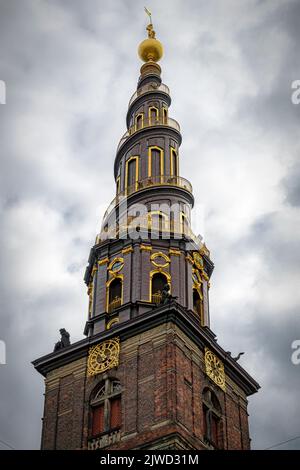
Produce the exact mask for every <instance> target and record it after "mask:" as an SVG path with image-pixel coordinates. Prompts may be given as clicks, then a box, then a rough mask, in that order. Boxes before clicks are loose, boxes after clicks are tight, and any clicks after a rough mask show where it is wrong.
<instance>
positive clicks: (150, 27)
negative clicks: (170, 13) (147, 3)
mask: <svg viewBox="0 0 300 470" xmlns="http://www.w3.org/2000/svg"><path fill="white" fill-rule="evenodd" d="M144 9H145V12H146V13H147V15H148V16H149V24H148V26H147V28H146V30H147V31H148V38H149V39H155V31H154V29H153V24H152V13H151V11H149V10H148V8H146V7H144Z"/></svg>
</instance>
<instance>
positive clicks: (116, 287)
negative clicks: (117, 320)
mask: <svg viewBox="0 0 300 470" xmlns="http://www.w3.org/2000/svg"><path fill="white" fill-rule="evenodd" d="M121 304H122V279H120V278H119V277H117V278H115V279H113V280H112V281H111V282H110V284H109V286H108V302H107V311H108V313H111V312H113V311H114V310H116V309H117V308H118V307H120V306H121Z"/></svg>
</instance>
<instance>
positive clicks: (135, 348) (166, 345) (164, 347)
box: [42, 323, 249, 449]
mask: <svg viewBox="0 0 300 470" xmlns="http://www.w3.org/2000/svg"><path fill="white" fill-rule="evenodd" d="M104 374H105V377H106V376H107V377H110V378H114V379H118V380H120V382H121V384H122V390H123V391H122V428H121V441H120V442H118V443H115V444H112V445H110V446H109V448H111V449H113V448H119V449H121V448H122V449H131V448H138V447H141V446H145V445H147V443H148V448H150V447H151V448H152V447H153V448H154V447H157V446H158V447H159V446H162V445H165V446H166V447H168V446H169V447H168V448H170V446H171V447H172V445H174V446H175V448H176V446H177V445H178V446H179V447H180V446H181V447H182V446H183V447H182V448H196V449H201V448H205V443H204V441H203V416H202V400H201V397H202V391H203V389H204V388H205V387H207V386H209V387H210V388H211V389H212V390H213V391H214V393H215V394H216V395H217V397H218V400H219V402H220V405H221V408H222V416H223V417H222V431H221V437H222V446H223V447H224V448H225V449H242V448H243V449H247V448H249V432H248V416H247V408H246V407H247V401H246V397H245V395H244V393H243V392H242V390H241V389H239V387H238V386H237V385H236V384H234V383H233V382H232V381H231V380H230V379H229V378H227V381H228V383H227V391H226V393H224V392H223V391H222V390H221V389H220V388H219V387H217V386H216V385H215V384H213V383H212V382H211V381H210V380H209V379H208V377H207V376H206V375H205V373H204V363H203V352H202V351H201V350H199V348H198V347H197V346H196V345H195V344H194V343H193V342H192V341H191V340H190V339H189V338H188V337H186V336H185V335H184V333H183V332H182V331H181V330H180V329H179V328H178V327H177V326H175V325H174V324H173V323H166V324H164V325H161V326H158V327H156V328H153V329H152V330H149V331H147V332H145V333H142V334H140V335H137V336H135V337H133V338H130V339H127V340H126V341H124V342H123V343H121V356H120V366H119V367H118V368H114V369H111V370H109V371H108V372H107V373H104ZM104 374H99V375H97V376H94V377H86V358H85V359H80V360H78V361H75V362H74V363H72V364H69V365H67V366H64V367H61V368H58V369H56V370H55V371H53V372H51V373H50V374H48V376H47V378H46V397H45V416H44V430H43V443H42V445H43V448H44V449H53V448H57V449H78V448H86V447H87V440H88V437H89V429H90V424H91V423H90V417H89V399H90V395H91V393H92V391H93V390H94V389H95V387H97V385H99V383H100V382H101V381H102V380H103V378H104ZM175 441H176V443H177V444H175ZM179 442H180V444H179ZM163 443H165V444H163ZM179 447H178V448H179Z"/></svg>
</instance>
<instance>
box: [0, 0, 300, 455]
mask: <svg viewBox="0 0 300 470" xmlns="http://www.w3.org/2000/svg"><path fill="white" fill-rule="evenodd" d="M147 6H148V8H149V9H150V10H152V12H153V20H154V24H155V30H156V31H157V37H158V38H159V39H160V40H161V41H162V42H163V44H164V47H165V56H164V58H163V60H162V61H161V66H162V69H163V81H164V83H166V84H167V85H168V86H169V87H170V89H171V94H172V98H173V103H172V107H171V109H170V116H171V117H174V118H175V119H177V120H178V121H179V122H180V124H181V128H182V134H183V144H182V146H181V151H180V163H181V168H180V172H181V175H182V176H184V177H186V178H188V179H189V180H190V181H191V182H192V184H193V187H194V194H195V197H196V201H197V203H196V207H195V210H194V217H193V226H194V231H195V232H197V233H199V232H201V233H203V234H204V237H205V241H206V243H207V246H208V247H209V249H210V250H211V255H212V259H213V261H214V263H215V271H214V273H213V277H212V283H211V289H210V314H211V327H212V330H213V331H214V332H215V333H216V334H217V336H218V342H219V344H220V345H222V346H223V347H224V349H225V350H231V351H232V352H233V354H236V353H238V352H239V351H245V352H246V353H245V355H244V356H243V357H242V359H241V360H240V363H241V364H242V365H243V366H244V367H245V368H246V370H247V371H248V372H250V373H251V374H252V375H253V377H254V378H255V379H256V380H257V381H258V382H259V383H260V384H261V386H262V389H261V390H260V391H259V393H258V394H256V395H255V396H253V397H250V400H249V402H250V405H249V412H250V431H251V437H252V446H253V448H266V447H268V446H271V445H273V444H276V443H278V442H281V441H285V440H288V439H290V438H293V437H294V436H299V435H300V424H299V423H300V400H299V390H300V365H298V366H297V365H293V364H292V362H291V354H292V349H291V343H292V341H294V340H295V339H300V324H299V309H300V288H299V270H300V249H299V242H300V185H299V181H300V160H299V155H300V130H299V128H300V126H299V121H300V104H299V105H295V104H293V103H292V101H291V94H292V89H291V84H292V82H293V81H294V80H297V79H300V54H299V44H300V1H299V0H295V1H292V0H243V1H241V0H235V1H234V0H219V1H217V0H210V1H207V0H205V1H202V0H201V1H200V0H168V1H166V0H164V1H161V0H153V1H149V2H148V4H147ZM143 7H144V0H143V1H137V0H130V1H124V0H122V1H121V0H120V1H119V0H112V1H110V2H107V1H105V0H85V1H82V0H51V1H50V0H48V1H47V0H0V44H1V51H0V80H4V81H5V83H6V89H7V96H6V104H5V105H0V149H1V150H0V151H1V173H0V191H1V193H0V224H1V226H0V227H1V232H0V234H1V263H0V268H1V286H0V308H1V311H0V314H1V317H0V339H2V340H4V341H5V342H6V345H7V365H0V381H1V389H0V440H3V441H5V442H7V443H8V444H10V445H11V446H13V447H14V448H17V449H25V448H26V449H28V448H38V447H39V445H40V431H41V416H42V413H43V379H42V377H41V376H40V375H39V374H38V373H37V372H35V371H34V369H33V367H32V365H31V361H32V360H33V359H35V358H37V357H39V356H41V355H44V354H47V353H49V352H50V351H52V349H53V345H54V343H55V342H56V341H57V340H58V339H59V334H58V330H59V328H61V327H65V328H66V329H67V330H68V331H69V332H70V334H71V339H72V341H73V342H74V341H76V340H79V339H81V338H82V337H83V328H84V323H85V321H86V317H87V300H88V299H87V295H86V287H85V285H84V282H83V275H84V271H85V266H86V264H87V259H88V254H89V250H90V248H91V246H92V245H93V243H94V240H95V236H96V233H97V232H98V231H99V228H100V223H101V219H102V215H103V212H104V211H105V209H106V206H107V205H108V204H109V202H110V200H111V199H112V198H113V196H114V180H113V162H114V157H115V151H116V146H117V144H118V141H119V139H120V137H121V135H122V134H123V133H124V131H125V115H126V111H127V105H128V100H129V98H130V96H131V94H132V93H133V92H134V90H135V88H136V82H137V79H138V75H139V67H140V61H139V59H138V57H137V52H136V50H137V46H138V44H139V42H140V41H141V40H142V39H143V38H144V37H145V31H144V28H145V26H146V16H145V14H144V11H143ZM203 214H204V217H202V215H203ZM202 219H204V227H203V226H201V224H199V221H201V220H202ZM197 222H198V223H197ZM2 447H3V449H4V448H5V446H4V445H3V444H0V448H2ZM280 448H282V449H287V448H290V449H300V439H298V440H295V441H292V442H290V443H289V444H287V445H284V446H282V447H280Z"/></svg>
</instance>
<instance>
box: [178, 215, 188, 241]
mask: <svg viewBox="0 0 300 470" xmlns="http://www.w3.org/2000/svg"><path fill="white" fill-rule="evenodd" d="M180 219H181V220H180V223H181V233H182V234H184V235H188V234H189V221H188V218H187V215H186V214H185V213H184V212H181V213H180Z"/></svg>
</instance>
